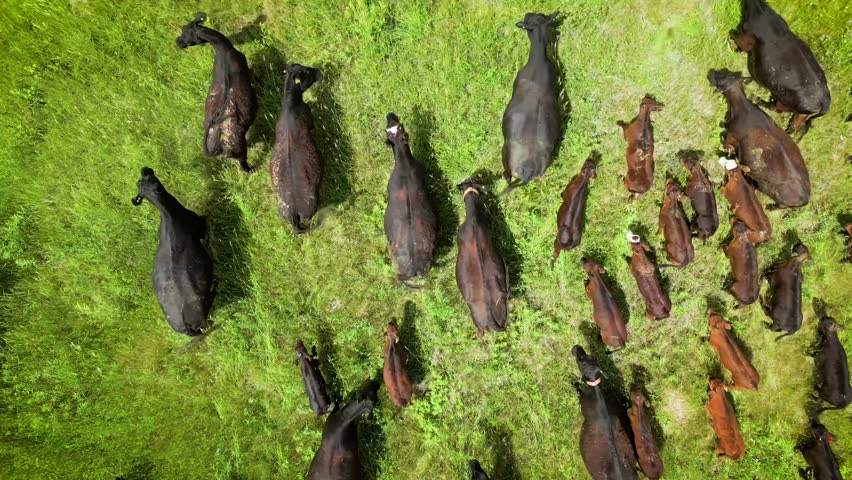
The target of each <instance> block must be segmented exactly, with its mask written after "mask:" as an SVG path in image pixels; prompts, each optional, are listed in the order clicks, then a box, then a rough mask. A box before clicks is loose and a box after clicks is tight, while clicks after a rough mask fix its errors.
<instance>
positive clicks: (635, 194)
mask: <svg viewBox="0 0 852 480" xmlns="http://www.w3.org/2000/svg"><path fill="white" fill-rule="evenodd" d="M662 109H663V106H662V105H661V104H659V103H657V101H656V100H654V98H653V97H650V96H646V97H645V98H643V99H642V102H641V103H640V104H639V114H638V115H636V117H634V118H633V120H631V121H630V123H626V122H618V125H619V126H620V127H621V128H622V130H623V132H622V133H623V134H624V139H625V140H627V175H626V176H625V177H624V186H625V187H627V190H628V191H629V192H630V194H631V195H630V198H631V199H632V200H635V199H638V198H639V197H640V196H642V194H643V193H645V192H647V191H648V190H650V189H651V187H653V186H654V126H653V125H652V124H651V112H658V111H660V110H662Z"/></svg>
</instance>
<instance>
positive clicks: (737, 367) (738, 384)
mask: <svg viewBox="0 0 852 480" xmlns="http://www.w3.org/2000/svg"><path fill="white" fill-rule="evenodd" d="M707 313H708V319H707V323H708V324H709V326H710V346H711V347H713V350H716V353H718V354H719V360H720V361H721V362H722V365H724V366H725V368H727V369H728V371H730V372H731V376H732V377H733V379H734V388H737V389H744V390H751V389H755V390H756V389H757V385H758V383H760V375H758V373H757V370H755V369H754V367H753V366H752V364H751V362H750V361H749V360H748V357H746V355H745V353H744V352H743V351H742V349H741V348H740V345H739V344H738V343H737V341H736V340H735V339H734V337H733V336H732V335H731V334H730V333H728V330H730V329H731V324H730V323H728V322H727V321H725V319H724V318H722V316H721V315H719V314H718V313H716V312H714V311H712V310H711V311H709V312H707Z"/></svg>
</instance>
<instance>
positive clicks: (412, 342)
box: [399, 301, 426, 385]
mask: <svg viewBox="0 0 852 480" xmlns="http://www.w3.org/2000/svg"><path fill="white" fill-rule="evenodd" d="M399 343H400V344H401V345H402V350H403V351H404V352H406V362H405V369H406V372H407V373H408V376H409V377H410V378H411V381H412V383H414V384H415V385H417V384H419V383H421V382H422V381H423V379H424V378H426V359H425V358H423V348H422V345H421V343H420V336H419V334H418V333H417V306H416V305H415V304H414V303H413V302H411V301H407V302H405V311H404V317H403V322H402V324H401V325H400V326H399Z"/></svg>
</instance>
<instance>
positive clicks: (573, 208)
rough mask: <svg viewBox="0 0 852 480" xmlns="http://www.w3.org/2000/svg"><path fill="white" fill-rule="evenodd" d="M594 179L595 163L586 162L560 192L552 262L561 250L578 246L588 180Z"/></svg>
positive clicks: (590, 160) (581, 231)
mask: <svg viewBox="0 0 852 480" xmlns="http://www.w3.org/2000/svg"><path fill="white" fill-rule="evenodd" d="M594 177H595V162H594V160H593V159H592V158H589V159H588V160H586V162H585V163H584V164H583V168H582V169H581V170H580V174H579V175H577V176H576V177H574V180H572V181H571V183H569V184H568V186H566V187H565V190H564V191H563V192H562V206H560V207H559V212H558V213H557V214H556V242H555V243H554V245H553V260H551V261H550V265H551V266H553V264H555V263H556V260H557V259H558V258H559V254H560V253H562V251H563V250H566V251H567V250H571V249H573V248H574V247H576V246H577V245H579V244H580V239H581V238H582V237H583V223H584V220H585V218H584V217H585V214H586V196H587V195H588V193H589V180H590V179H592V178H594Z"/></svg>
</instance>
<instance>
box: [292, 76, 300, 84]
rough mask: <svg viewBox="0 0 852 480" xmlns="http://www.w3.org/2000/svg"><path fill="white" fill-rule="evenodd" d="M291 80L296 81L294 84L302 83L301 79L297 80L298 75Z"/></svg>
mask: <svg viewBox="0 0 852 480" xmlns="http://www.w3.org/2000/svg"><path fill="white" fill-rule="evenodd" d="M293 82H295V83H296V85H298V84H300V83H302V81H301V80H299V77H296V78H295V79H293Z"/></svg>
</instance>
